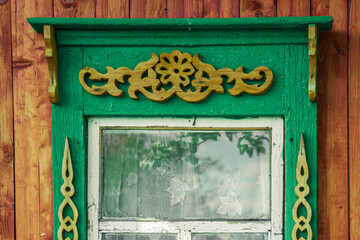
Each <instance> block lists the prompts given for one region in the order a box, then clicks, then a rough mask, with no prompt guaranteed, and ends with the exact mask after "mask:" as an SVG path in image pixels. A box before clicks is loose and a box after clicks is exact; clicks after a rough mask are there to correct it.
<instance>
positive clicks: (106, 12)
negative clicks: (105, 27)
mask: <svg viewBox="0 0 360 240" xmlns="http://www.w3.org/2000/svg"><path fill="white" fill-rule="evenodd" d="M129 8H130V0H101V1H96V8H95V10H96V17H97V18H129V17H130V9H129Z"/></svg>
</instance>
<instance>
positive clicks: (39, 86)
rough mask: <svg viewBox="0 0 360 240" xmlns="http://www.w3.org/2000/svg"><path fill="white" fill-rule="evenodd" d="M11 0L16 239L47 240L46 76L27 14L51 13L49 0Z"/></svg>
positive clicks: (48, 129) (48, 149) (49, 233)
mask: <svg viewBox="0 0 360 240" xmlns="http://www.w3.org/2000/svg"><path fill="white" fill-rule="evenodd" d="M11 3H12V5H11V8H12V13H11V18H12V22H11V29H12V42H13V44H12V47H13V51H12V58H13V92H14V130H15V131H14V136H15V139H14V140H15V196H16V198H15V199H16V201H15V204H16V207H15V209H16V238H17V239H40V236H43V237H41V239H51V236H52V224H51V222H52V189H51V179H52V174H51V119H50V116H51V114H50V103H49V99H48V97H46V92H47V88H48V81H47V80H48V79H49V77H48V73H47V72H48V70H47V64H46V60H45V56H44V53H45V51H44V50H45V48H44V40H43V38H42V36H41V35H38V34H36V33H35V32H34V31H32V29H31V26H30V25H29V24H27V22H26V18H27V17H34V16H43V17H46V16H47V17H51V16H52V3H51V2H49V1H45V0H44V1H37V2H32V1H26V0H18V1H12V2H11ZM46 79H47V80H46ZM30 223H31V224H30Z"/></svg>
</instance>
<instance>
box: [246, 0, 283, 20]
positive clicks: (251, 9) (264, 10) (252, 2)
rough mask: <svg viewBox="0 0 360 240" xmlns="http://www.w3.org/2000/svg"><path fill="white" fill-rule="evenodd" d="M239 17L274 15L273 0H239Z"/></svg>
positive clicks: (274, 6)
mask: <svg viewBox="0 0 360 240" xmlns="http://www.w3.org/2000/svg"><path fill="white" fill-rule="evenodd" d="M240 17H276V4H275V1H274V0H241V1H240Z"/></svg>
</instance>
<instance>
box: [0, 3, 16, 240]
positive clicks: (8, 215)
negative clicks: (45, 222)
mask: <svg viewBox="0 0 360 240" xmlns="http://www.w3.org/2000/svg"><path fill="white" fill-rule="evenodd" d="M10 5H11V3H10V1H2V2H0V22H1V23H2V24H1V25H0V42H1V44H0V66H2V69H3V70H1V71H0V128H1V131H0V169H1V170H0V171H1V174H0V239H2V240H11V239H15V222H14V221H15V209H14V207H15V204H14V200H15V199H14V146H13V137H14V134H13V133H14V125H13V86H12V71H11V68H12V66H11V15H10Z"/></svg>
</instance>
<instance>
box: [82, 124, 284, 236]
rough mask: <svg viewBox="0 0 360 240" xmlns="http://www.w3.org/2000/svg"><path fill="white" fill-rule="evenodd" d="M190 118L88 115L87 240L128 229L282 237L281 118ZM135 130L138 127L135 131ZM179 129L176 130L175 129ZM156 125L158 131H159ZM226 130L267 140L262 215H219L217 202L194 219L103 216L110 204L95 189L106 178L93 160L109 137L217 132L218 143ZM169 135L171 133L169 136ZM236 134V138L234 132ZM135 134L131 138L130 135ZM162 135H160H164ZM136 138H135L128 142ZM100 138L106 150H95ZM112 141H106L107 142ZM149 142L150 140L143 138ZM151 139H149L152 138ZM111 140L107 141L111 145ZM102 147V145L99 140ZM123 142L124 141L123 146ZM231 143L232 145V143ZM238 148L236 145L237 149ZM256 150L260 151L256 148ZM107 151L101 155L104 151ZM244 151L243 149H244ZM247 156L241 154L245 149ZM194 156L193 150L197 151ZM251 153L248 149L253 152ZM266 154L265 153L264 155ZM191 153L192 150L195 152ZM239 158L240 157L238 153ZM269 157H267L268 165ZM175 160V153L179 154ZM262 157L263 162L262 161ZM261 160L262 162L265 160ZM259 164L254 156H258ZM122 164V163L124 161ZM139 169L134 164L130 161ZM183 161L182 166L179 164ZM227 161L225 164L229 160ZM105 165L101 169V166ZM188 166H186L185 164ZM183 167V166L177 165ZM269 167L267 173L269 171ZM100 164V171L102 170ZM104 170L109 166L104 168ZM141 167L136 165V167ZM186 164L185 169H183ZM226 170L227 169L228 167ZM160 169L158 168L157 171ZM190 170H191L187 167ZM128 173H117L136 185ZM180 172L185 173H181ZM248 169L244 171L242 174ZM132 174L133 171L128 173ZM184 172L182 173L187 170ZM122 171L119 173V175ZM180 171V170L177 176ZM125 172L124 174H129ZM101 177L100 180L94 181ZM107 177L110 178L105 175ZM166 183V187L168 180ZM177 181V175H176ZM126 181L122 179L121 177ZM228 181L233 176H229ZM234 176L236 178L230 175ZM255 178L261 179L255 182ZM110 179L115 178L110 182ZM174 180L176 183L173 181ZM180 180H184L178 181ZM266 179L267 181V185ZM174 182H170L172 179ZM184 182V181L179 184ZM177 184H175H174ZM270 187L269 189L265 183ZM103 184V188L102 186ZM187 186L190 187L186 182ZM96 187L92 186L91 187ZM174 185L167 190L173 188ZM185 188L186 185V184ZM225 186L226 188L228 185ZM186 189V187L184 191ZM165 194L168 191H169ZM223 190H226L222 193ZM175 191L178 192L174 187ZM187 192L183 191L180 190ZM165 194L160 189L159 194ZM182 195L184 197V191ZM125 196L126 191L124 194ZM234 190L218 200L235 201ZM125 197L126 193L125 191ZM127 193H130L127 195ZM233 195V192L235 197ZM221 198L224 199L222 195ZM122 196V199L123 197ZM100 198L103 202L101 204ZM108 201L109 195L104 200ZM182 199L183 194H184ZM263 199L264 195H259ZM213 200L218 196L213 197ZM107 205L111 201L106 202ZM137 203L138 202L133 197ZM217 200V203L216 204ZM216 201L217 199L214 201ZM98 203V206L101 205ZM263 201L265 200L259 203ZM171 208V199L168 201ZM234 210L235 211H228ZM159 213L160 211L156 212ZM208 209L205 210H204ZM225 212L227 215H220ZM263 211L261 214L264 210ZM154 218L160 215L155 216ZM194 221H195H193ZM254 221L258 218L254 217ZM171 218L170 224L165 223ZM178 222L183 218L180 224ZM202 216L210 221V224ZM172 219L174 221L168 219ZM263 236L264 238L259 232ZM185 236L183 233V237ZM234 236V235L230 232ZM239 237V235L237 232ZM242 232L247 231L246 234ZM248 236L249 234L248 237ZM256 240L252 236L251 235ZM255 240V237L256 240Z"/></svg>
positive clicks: (96, 161) (225, 139) (175, 136)
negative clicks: (88, 220) (103, 116)
mask: <svg viewBox="0 0 360 240" xmlns="http://www.w3.org/2000/svg"><path fill="white" fill-rule="evenodd" d="M194 120H195V119H170V118H165V119H156V118H152V119H98V118H97V119H95V118H94V119H90V120H89V162H88V172H89V173H88V183H89V186H88V204H89V205H88V206H89V219H90V221H93V223H94V222H95V223H97V224H91V225H92V227H91V228H90V229H89V231H88V237H89V239H98V238H101V237H102V235H101V234H104V233H106V232H111V233H118V234H121V233H124V232H133V233H158V232H168V233H178V234H179V238H180V239H191V234H190V235H189V233H187V231H191V232H193V233H194V232H198V233H204V232H206V233H209V232H210V233H219V232H227V233H249V232H250V233H252V234H255V233H258V234H257V235H254V237H256V236H263V235H264V234H265V235H266V236H267V235H269V236H270V237H271V238H270V239H282V222H283V219H282V217H283V216H282V208H283V205H282V202H283V191H282V189H283V178H282V176H283V169H282V166H283V160H282V147H283V137H282V136H283V122H282V119H280V118H261V119H243V120H229V119H207V118H197V119H196V121H194ZM139 128H141V129H139ZM179 128H181V129H179ZM159 129H161V130H159ZM226 132H232V134H233V135H234V137H239V136H240V135H244V133H245V132H252V133H255V134H257V135H263V136H264V135H266V134H267V136H268V138H269V142H268V144H269V143H270V145H268V146H266V148H267V149H265V153H266V154H259V157H260V156H261V155H267V157H264V156H262V157H263V160H262V161H263V162H264V163H266V161H267V163H266V164H264V163H263V168H264V166H265V169H266V166H267V168H268V169H267V173H266V170H265V171H264V169H263V174H262V175H264V176H266V177H263V180H262V181H263V183H265V182H266V180H265V181H264V179H266V178H267V179H268V182H267V184H266V183H265V184H263V190H264V189H265V190H266V188H267V191H271V194H268V195H267V196H268V199H267V200H265V202H266V201H267V202H268V204H269V205H268V206H270V211H269V213H268V214H267V216H264V215H261V214H258V215H256V214H255V215H252V216H251V214H250V215H248V216H247V217H243V218H242V216H241V214H235V216H228V217H227V218H226V217H223V216H221V214H220V216H219V214H217V213H216V212H215V213H214V210H216V211H218V210H219V207H220V206H217V207H215V208H214V209H213V211H212V214H213V216H212V217H213V218H211V214H210V218H206V216H205V217H204V216H201V217H200V218H195V217H194V216H196V215H192V216H190V217H187V216H185V217H182V218H181V217H178V216H180V215H181V216H184V214H180V215H179V214H178V215H176V214H175V215H174V216H175V217H173V218H171V214H170V215H169V216H170V217H169V216H168V218H166V216H165V215H163V216H161V214H160V216H159V215H141V214H138V215H134V214H133V215H131V214H127V215H126V214H123V215H122V216H121V214H120V215H114V214H113V215H112V216H110V215H106V214H104V212H103V208H104V207H105V208H106V207H108V206H109V205H110V204H106V200H109V198H108V197H106V196H105V198H104V196H102V194H101V192H100V191H99V189H104V190H105V191H106V185H105V186H103V184H104V183H105V181H106V176H105V178H104V176H102V174H101V172H100V171H99V169H102V170H101V171H104V172H105V174H104V175H106V164H103V163H102V161H100V160H99V156H101V152H102V154H104V156H105V155H106V154H110V155H111V150H110V151H109V149H112V148H114V147H115V145H116V144H115V145H114V142H112V141H111V140H113V139H114V138H118V139H119V141H124V140H125V138H126V137H124V136H126V135H129V134H130V135H131V134H132V135H133V136H132V137H134V136H136V135H137V137H138V139H141V138H140V137H139V136H141V135H142V137H144V133H152V137H150V138H159V136H160V135H161V134H163V135H164V134H165V135H168V137H167V138H168V141H171V137H169V136H172V138H174V139H175V138H178V137H179V134H180V135H181V134H184V133H186V134H190V136H191V134H193V135H196V134H199V133H207V134H210V135H214V134H215V135H217V134H220V137H219V138H220V139H222V140H221V141H223V142H224V141H227V142H228V143H229V142H231V141H229V136H230V135H228V136H226ZM170 133H171V134H170ZM235 135H239V136H235ZM135 138H136V137H135ZM162 138H163V139H164V136H162ZM165 138H166V137H165ZM134 141H136V140H134ZM101 142H102V143H104V142H108V143H109V144H110V145H108V149H106V147H104V145H103V149H102V150H101V151H100V147H99V146H100V145H101ZM111 142H112V143H111ZM149 142H150V143H151V139H150V141H149ZM153 143H154V141H153ZM111 144H113V145H111ZM207 144H208V145H209V146H208V147H213V146H211V144H214V141H210V142H208V143H207ZM105 145H106V144H105ZM124 145H125V146H126V143H125V144H124ZM235 145H236V144H235ZM238 150H239V149H238ZM260 151H262V150H260ZM106 152H107V153H106ZM244 153H245V152H244ZM112 154H113V155H118V154H116V150H114V151H112ZM245 154H247V153H245ZM198 155H199V153H198ZM254 155H255V156H257V154H256V153H255V152H254V154H253V155H252V157H253V156H254ZM270 155H271V156H270ZM195 156H196V154H195ZM242 156H243V155H242ZM269 158H270V159H271V160H270V162H271V164H269ZM180 159H181V157H180ZM264 159H265V161H264ZM266 159H267V160H266ZM259 162H260V160H259ZM124 163H125V162H124ZM136 165H137V168H138V169H139V164H136ZM185 165H186V164H185ZM230 165H231V164H230ZM104 166H105V168H104ZM190 166H191V165H190ZM181 167H182V168H184V164H182V165H181ZM269 167H270V168H271V173H270V170H269ZM103 168H104V169H103ZM108 168H110V169H111V168H112V167H110V166H108ZM140 168H141V167H140ZM185 168H186V167H185ZM229 170H231V169H229ZM160 172H161V171H160ZM190 172H191V171H190ZM130 173H134V172H131V171H129V172H127V177H126V179H125V178H123V177H122V183H123V185H124V180H125V185H130V187H131V186H133V183H134V182H135V181H137V183H139V182H138V181H139V179H140V178H139V179H137V180H135V178H134V177H135V176H134V175H133V174H130ZM185 173H186V171H185ZM248 173H249V172H248ZM134 174H135V173H134ZM187 174H188V173H187ZM125 175H126V174H124V177H125ZM180 175H181V174H180ZM129 176H130V178H129ZM100 179H102V180H100ZM108 179H111V178H108ZM169 179H170V181H169V182H168V184H170V185H171V178H169ZM177 179H178V180H180V179H179V178H177ZM181 179H187V178H186V177H183V176H181ZM127 180H128V181H127ZM233 180H234V179H233ZM235 180H236V178H235ZM260 181H261V180H260ZM115 182H116V181H115ZM177 183H179V182H177ZM182 183H183V184H184V182H182ZM270 183H271V184H270ZM173 184H174V185H176V184H175V182H174V183H173ZM185 184H187V185H188V186H189V184H188V183H185ZM178 185H179V184H177V186H178ZM269 185H271V187H270V186H269ZM102 186H103V187H102ZM189 188H190V186H189ZM96 189H97V190H96ZM168 189H169V187H168V188H166V189H165V188H164V189H163V192H164V190H165V191H166V190H168ZM174 189H176V187H175V188H173V190H174ZM186 189H187V188H186ZM228 190H229V189H228ZM171 191H172V189H171V188H170V189H169V191H167V192H168V194H169V195H171ZM189 191H190V190H189ZM124 192H126V191H124ZM169 192H170V193H169ZM228 192H229V191H228ZM180 193H181V191H180ZM187 193H188V191H186V194H187ZM165 194H166V193H165ZM186 194H185V195H186ZM125 195H126V194H125ZM234 195H236V193H235V194H232V193H231V194H227V195H224V196H222V197H225V199H223V200H224V201H226V200H228V199H230V200H231V199H233V200H234V199H235V197H234ZM129 196H131V194H130V195H129ZM129 196H124V201H125V202H126V201H128V200H129V198H128V197H129ZM132 196H133V197H134V196H135V197H136V195H134V194H133V195H132ZM236 196H237V195H236ZM226 197H227V198H228V199H226ZM126 198H127V199H128V200H125V199H126ZM181 198H182V193H181V194H180V199H181ZM104 199H106V200H105V202H104ZM110 199H111V198H110ZM184 199H185V198H184ZM265 199H266V197H265ZM178 200H179V199H175V200H174V201H175V202H174V201H173V203H174V205H179V203H178V202H176V201H178ZM218 200H219V199H218ZM124 201H123V202H124ZM108 202H109V203H111V200H110V201H108ZM136 202H137V203H138V201H136ZM218 203H219V202H218ZM220 203H221V201H220ZM101 205H102V206H103V207H101ZM265 205H266V204H265ZM170 206H171V200H170ZM235 206H236V204H235ZM234 211H235V212H236V210H234ZM160 212H161V211H160ZM210 212H211V211H210ZM220 212H221V211H220ZM224 215H228V214H224ZM265 215H266V214H265ZM155 219H161V220H160V221H159V220H155ZM196 219H198V221H194V220H196ZM226 219H233V220H235V222H232V223H229V222H225V221H223V220H226ZM259 219H260V220H259ZM168 220H171V222H168ZM183 220H186V222H184V221H183ZM207 220H213V221H212V222H210V221H207ZM174 221H175V222H174ZM265 235H264V236H265ZM186 236H187V237H186ZM234 236H235V235H234ZM243 236H245V235H243ZM246 236H248V235H246ZM249 236H250V235H249ZM254 239H257V238H254ZM260 239H261V238H260Z"/></svg>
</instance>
